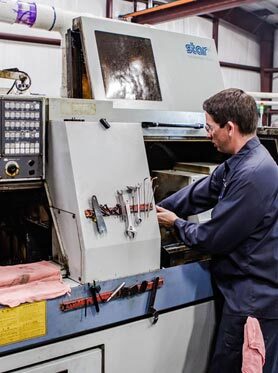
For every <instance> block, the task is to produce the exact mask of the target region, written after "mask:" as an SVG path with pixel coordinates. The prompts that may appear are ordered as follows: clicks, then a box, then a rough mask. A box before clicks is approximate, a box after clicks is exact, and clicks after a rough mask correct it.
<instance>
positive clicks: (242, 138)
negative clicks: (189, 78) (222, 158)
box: [203, 88, 258, 154]
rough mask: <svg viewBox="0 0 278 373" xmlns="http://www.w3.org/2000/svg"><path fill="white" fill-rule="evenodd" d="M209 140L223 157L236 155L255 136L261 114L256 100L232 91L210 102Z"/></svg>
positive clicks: (209, 99)
mask: <svg viewBox="0 0 278 373" xmlns="http://www.w3.org/2000/svg"><path fill="white" fill-rule="evenodd" d="M203 109H204V110H205V111H206V121H207V125H206V129H207V132H208V137H209V138H210V139H211V140H212V142H213V143H214V145H215V146H216V147H217V149H218V150H219V151H221V152H224V153H231V154H234V153H236V152H237V151H238V150H239V149H240V148H241V147H242V146H243V145H244V144H245V143H246V141H247V140H248V139H250V138H251V137H253V136H254V135H255V133H256V128H257V123H258V113H257V107H256V103H255V100H254V99H253V97H251V96H249V95H247V94H246V93H245V92H243V91H242V90H240V89H235V88H230V89H225V90H224V91H221V92H219V93H217V94H216V95H214V96H212V97H210V98H208V99H207V100H206V101H205V102H204V104H203Z"/></svg>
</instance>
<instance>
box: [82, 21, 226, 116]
mask: <svg viewBox="0 0 278 373" xmlns="http://www.w3.org/2000/svg"><path fill="white" fill-rule="evenodd" d="M75 27H76V28H79V29H80V31H81V36H82V39H83V49H84V55H85V58H86V66H87V68H88V74H89V79H90V83H91V87H92V93H93V97H94V98H95V99H97V100H113V101H114V103H116V102H117V105H118V107H125V108H144V109H161V110H176V111H179V110H183V111H201V110H202V103H203V101H204V100H205V99H206V98H208V97H209V96H211V95H212V94H214V93H216V92H217V91H219V90H221V89H223V80H222V76H221V71H220V65H219V62H218V59H217V52H216V48H215V44H214V41H213V40H212V39H206V38H200V37H197V36H192V35H184V34H178V33H173V32H167V31H163V30H157V29H154V28H152V27H146V26H141V25H135V24H131V23H126V22H120V21H115V20H107V19H99V18H85V17H81V18H79V19H77V20H75ZM212 77H213V78H212Z"/></svg>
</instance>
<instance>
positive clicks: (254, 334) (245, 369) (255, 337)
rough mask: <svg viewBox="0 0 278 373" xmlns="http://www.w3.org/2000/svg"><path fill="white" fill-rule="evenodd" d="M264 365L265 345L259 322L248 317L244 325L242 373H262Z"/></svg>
mask: <svg viewBox="0 0 278 373" xmlns="http://www.w3.org/2000/svg"><path fill="white" fill-rule="evenodd" d="M264 363H265V345H264V338H263V334H262V331H261V327H260V324H259V321H258V320H257V319H256V318H254V317H250V316H249V317H248V318H247V321H246V324H245V325H244V343H243V348H242V368H241V371H242V373H262V371H263V366H264Z"/></svg>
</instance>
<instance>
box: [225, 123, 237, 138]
mask: <svg viewBox="0 0 278 373" xmlns="http://www.w3.org/2000/svg"><path fill="white" fill-rule="evenodd" d="M227 129H228V134H229V136H230V137H231V136H233V135H234V133H235V131H236V124H235V123H234V122H232V121H230V120H229V121H228V122H227Z"/></svg>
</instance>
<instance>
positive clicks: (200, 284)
mask: <svg viewBox="0 0 278 373" xmlns="http://www.w3.org/2000/svg"><path fill="white" fill-rule="evenodd" d="M208 267H209V262H197V263H190V264H184V265H180V266H176V267H171V268H166V269H161V270H158V271H154V272H149V273H144V274H140V275H136V276H130V277H125V278H121V279H117V280H109V281H104V282H99V283H98V284H97V285H100V287H101V292H105V291H111V290H114V289H115V288H117V287H118V286H119V285H120V284H121V283H122V282H123V281H125V283H126V284H125V286H132V285H135V284H140V283H141V282H142V281H145V280H146V281H152V280H154V278H155V277H157V276H159V277H162V278H163V279H164V285H163V286H162V287H161V288H159V289H158V290H157V294H156V299H155V305H154V307H155V308H156V309H157V311H158V312H167V311H170V310H171V309H173V308H176V307H187V306H190V305H191V304H193V303H199V302H205V301H208V300H209V299H211V298H212V296H213V292H212V286H211V279H210V273H209V268H208ZM88 296H91V294H90V293H89V291H88V286H87V285H80V286H76V287H74V288H72V291H71V294H70V295H65V296H62V297H59V298H56V299H53V300H49V301H47V333H46V335H45V336H43V337H39V338H34V339H29V340H26V341H22V342H18V343H13V344H10V345H5V346H2V347H0V356H1V355H2V356H3V355H6V354H8V353H13V352H16V351H19V350H24V349H29V348H33V347H37V346H39V345H44V344H47V343H52V342H54V341H55V340H61V339H66V338H69V337H73V336H78V335H81V334H86V333H89V332H90V333H91V332H93V331H94V330H100V329H104V328H108V327H112V326H116V325H119V324H120V323H128V322H131V321H134V319H138V318H142V317H148V315H147V306H148V300H149V296H150V292H145V293H143V294H137V295H135V296H133V297H127V298H119V299H115V300H111V301H110V302H108V303H100V304H99V308H100V311H99V312H98V313H97V312H96V310H95V307H94V306H92V305H90V306H88V307H87V309H86V311H85V309H84V308H82V309H77V310H72V311H68V312H62V311H61V310H60V304H61V303H62V302H65V301H68V300H74V299H78V298H83V297H88ZM158 322H159V320H158Z"/></svg>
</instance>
